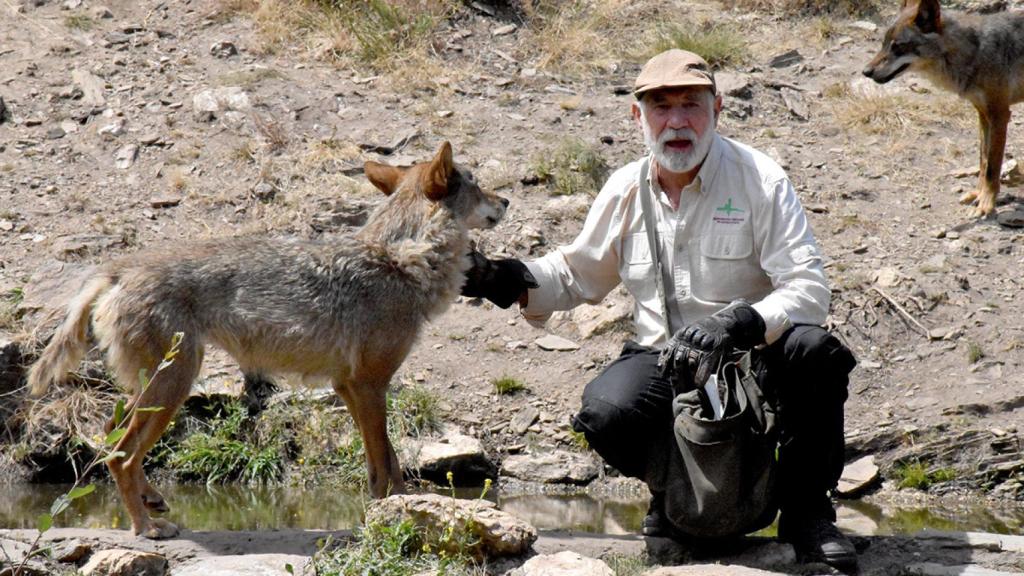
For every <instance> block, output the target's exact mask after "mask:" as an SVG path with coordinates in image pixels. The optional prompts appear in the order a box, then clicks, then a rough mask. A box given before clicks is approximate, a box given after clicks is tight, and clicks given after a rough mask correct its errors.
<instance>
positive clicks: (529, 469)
mask: <svg viewBox="0 0 1024 576" xmlns="http://www.w3.org/2000/svg"><path fill="white" fill-rule="evenodd" d="M501 472H502V474H504V475H507V476H511V477H513V478H519V479H520V480H527V481H530V482H542V483H544V484H587V483H589V482H590V481H591V480H593V479H594V478H597V475H598V474H599V473H600V465H599V464H598V463H597V462H596V461H595V460H594V458H592V457H590V456H587V455H585V454H578V453H576V452H569V451H567V450H556V451H554V452H548V453H544V454H516V455H513V456H509V457H508V458H505V461H504V462H502V463H501Z"/></svg>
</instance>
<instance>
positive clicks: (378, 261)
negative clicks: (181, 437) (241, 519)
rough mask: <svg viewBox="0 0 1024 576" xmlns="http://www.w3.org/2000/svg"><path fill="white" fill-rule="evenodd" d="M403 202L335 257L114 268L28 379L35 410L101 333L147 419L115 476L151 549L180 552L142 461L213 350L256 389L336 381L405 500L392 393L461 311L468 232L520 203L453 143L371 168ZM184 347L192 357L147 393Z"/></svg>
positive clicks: (263, 249)
mask: <svg viewBox="0 0 1024 576" xmlns="http://www.w3.org/2000/svg"><path fill="white" fill-rule="evenodd" d="M365 170H366V175H367V177H368V178H369V179H370V181H371V182H373V184H374V185H375V186H377V187H378V188H379V189H381V190H382V191H383V192H384V193H385V194H388V198H387V199H385V201H384V202H383V203H382V205H381V206H380V207H379V208H377V210H376V211H374V212H373V214H372V215H371V216H370V218H369V220H368V221H367V223H366V225H365V226H364V227H363V228H362V229H361V230H360V231H359V232H358V233H356V234H355V235H352V236H343V237H338V238H335V239H332V240H330V241H325V242H303V241H297V240H255V239H246V238H240V239H229V240H214V241H209V242H203V243H199V244H194V245H191V246H185V247H180V248H179V247H176V246H175V247H170V248H169V249H166V250H164V251H162V252H155V251H150V252H148V253H144V254H139V255H134V256H129V257H127V258H124V259H121V260H118V261H115V262H112V263H110V264H107V265H106V266H104V267H102V268H101V269H100V270H99V271H98V272H96V273H95V274H94V275H93V276H92V277H91V278H90V279H89V280H88V281H87V282H86V284H85V286H84V288H83V289H82V291H81V292H80V293H79V294H78V296H76V297H75V298H74V299H73V300H72V301H71V303H70V305H69V307H68V313H67V317H66V319H65V321H64V323H63V324H62V325H61V326H60V327H59V328H58V330H57V332H56V334H55V335H54V337H53V339H52V340H51V341H50V343H49V344H48V345H47V347H46V349H45V350H44V351H43V353H42V356H41V357H40V359H39V360H38V361H37V362H36V363H35V365H33V366H32V369H31V371H30V372H29V385H30V386H31V389H32V392H33V394H35V395H39V394H42V393H43V392H44V391H45V390H46V388H47V386H49V385H50V384H51V383H54V382H59V381H60V380H62V379H63V378H65V376H66V375H67V373H68V371H69V370H71V369H73V368H74V367H75V366H77V364H78V362H79V361H80V360H81V358H82V354H83V352H84V350H85V348H86V345H87V336H88V328H89V324H90V321H91V323H92V327H93V330H94V332H95V335H96V337H97V339H98V341H99V345H100V347H101V348H103V349H104V350H105V351H106V359H107V363H108V366H110V367H111V368H112V370H113V372H114V374H115V375H116V377H117V378H118V381H119V382H120V383H121V384H122V385H123V386H125V387H126V388H128V389H131V390H132V391H133V400H132V405H134V406H136V407H140V408H141V407H162V410H159V411H136V412H134V414H133V416H132V418H131V420H130V421H129V423H128V425H127V432H126V434H125V435H124V437H123V438H122V439H121V440H120V441H119V442H118V444H117V446H116V447H115V450H119V451H123V452H124V454H125V455H124V456H123V457H121V458H116V459H114V460H112V461H110V462H109V468H110V472H111V475H112V476H113V477H114V480H115V481H116V482H117V486H118V490H119V491H120V493H121V496H122V498H123V500H124V504H125V507H126V508H127V510H128V513H129V515H130V516H131V520H132V528H133V530H134V531H135V533H136V534H141V535H144V536H146V537H149V538H167V537H171V536H173V535H175V534H177V527H176V526H174V525H173V524H171V523H170V522H167V521H166V520H163V519H153V518H150V516H149V513H148V512H147V508H148V509H149V510H154V511H165V510H166V509H167V506H166V504H165V503H164V499H163V497H162V496H161V495H160V494H159V493H158V492H157V491H156V490H154V489H153V487H152V486H150V485H149V483H148V481H147V480H146V478H145V475H144V473H143V470H142V459H143V457H144V456H145V453H146V451H147V450H149V449H150V448H151V447H152V446H153V444H154V443H155V442H156V441H157V440H158V439H159V437H160V435H161V434H162V433H163V431H164V429H165V428H166V426H167V424H168V423H169V422H170V421H171V419H172V418H173V416H174V414H175V412H176V411H177V410H178V408H179V407H180V406H181V404H182V403H183V402H184V401H185V400H186V398H187V397H188V394H189V389H190V387H191V385H192V381H193V380H194V378H195V377H196V375H197V373H198V371H199V367H200V365H201V363H202V360H203V350H204V347H205V345H206V344H215V345H217V346H220V347H221V348H223V349H224V350H226V351H227V352H229V353H230V354H231V355H232V356H233V357H234V358H235V359H236V360H237V361H238V363H239V365H240V367H241V368H242V370H243V372H245V373H246V374H256V373H263V372H290V373H299V374H302V375H306V376H320V377H326V378H329V379H330V380H331V382H332V384H333V386H334V390H335V391H336V392H337V393H338V394H339V395H340V396H341V397H342V399H344V401H345V404H346V405H347V406H348V408H349V410H350V412H351V413H352V416H353V419H354V420H355V422H356V425H357V426H358V428H359V430H360V432H361V433H362V436H363V441H364V445H365V449H366V459H367V469H368V472H369V484H370V490H371V493H372V494H373V496H375V497H382V496H384V495H386V494H387V493H389V492H401V491H402V490H403V480H402V471H401V469H400V468H399V465H398V461H397V459H396V457H395V452H394V450H393V448H392V446H391V443H390V441H389V439H388V436H387V430H386V421H385V420H386V419H385V392H386V390H387V387H388V383H389V381H390V380H391V376H392V375H393V374H394V372H395V371H396V370H397V369H398V367H399V365H400V364H401V363H402V361H403V360H404V359H405V357H406V355H407V354H408V352H409V350H410V348H411V347H412V345H413V343H414V341H415V339H416V336H417V334H418V333H419V329H420V326H421V325H422V324H423V322H424V321H425V320H427V319H428V318H430V317H431V316H435V315H437V314H439V313H441V312H442V311H443V310H444V309H445V308H447V306H448V304H449V303H450V302H451V301H452V300H454V298H455V297H456V296H457V295H458V293H459V289H460V287H461V285H462V283H463V281H464V279H465V272H466V269H467V268H468V267H469V259H468V258H467V254H468V252H469V240H468V229H469V228H484V227H491V226H494V225H495V224H496V223H497V222H498V220H500V219H501V217H502V216H503V215H504V212H505V208H506V206H507V204H508V201H507V200H505V199H503V198H499V197H497V196H494V195H491V194H486V193H484V192H482V191H481V190H480V187H479V186H477V185H476V183H475V182H474V180H473V178H472V176H471V175H470V174H469V172H467V171H466V170H464V169H462V168H459V167H456V166H454V165H453V164H452V157H451V146H450V145H449V144H448V143H445V144H444V145H443V146H442V147H441V150H440V151H439V152H438V153H437V155H436V157H435V158H434V159H433V160H432V161H431V162H424V163H421V164H418V165H416V166H413V167H412V168H408V169H403V168H396V167H391V166H387V165H384V164H378V163H374V162H368V163H367V164H366V168H365ZM175 332H183V333H184V339H183V341H182V343H181V346H180V352H179V354H178V356H177V357H176V358H175V360H174V362H173V364H171V365H170V367H168V368H166V369H165V370H163V371H162V372H160V373H159V374H158V375H157V376H156V377H155V378H154V379H153V382H152V384H151V385H150V386H149V387H148V388H146V389H145V390H144V391H143V390H139V388H140V385H139V379H138V374H139V371H140V370H146V371H147V372H148V373H149V374H153V372H154V370H155V369H156V367H157V365H158V364H159V362H160V360H161V359H162V358H163V356H164V353H165V351H166V350H167V349H168V348H169V346H170V345H171V340H172V337H173V335H174V333H175Z"/></svg>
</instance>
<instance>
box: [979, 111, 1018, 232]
mask: <svg viewBox="0 0 1024 576" xmlns="http://www.w3.org/2000/svg"><path fill="white" fill-rule="evenodd" d="M988 121H989V130H988V134H987V142H986V148H985V149H986V151H987V152H988V155H987V156H988V158H987V160H986V162H985V169H984V170H982V172H981V174H980V175H979V178H980V179H981V182H980V183H979V184H980V186H979V188H980V190H979V192H978V207H977V208H976V209H975V211H974V215H975V216H986V215H988V214H991V213H992V211H993V210H995V209H996V196H997V195H998V194H999V178H1000V176H1001V174H1002V170H1003V155H1004V153H1005V148H1006V126H1007V124H1009V122H1010V107H1009V105H1007V104H1005V103H1003V102H996V103H993V104H990V105H989V109H988Z"/></svg>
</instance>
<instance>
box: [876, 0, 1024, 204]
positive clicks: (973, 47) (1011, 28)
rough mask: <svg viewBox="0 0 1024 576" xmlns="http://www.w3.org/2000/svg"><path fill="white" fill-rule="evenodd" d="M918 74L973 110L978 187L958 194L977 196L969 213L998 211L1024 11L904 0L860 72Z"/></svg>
mask: <svg viewBox="0 0 1024 576" xmlns="http://www.w3.org/2000/svg"><path fill="white" fill-rule="evenodd" d="M908 70H909V71H916V72H920V73H921V74H923V75H924V76H925V77H927V78H928V79H930V80H931V81H932V82H934V83H935V84H937V85H938V86H940V87H942V88H944V89H946V90H950V91H952V92H955V93H956V94H958V95H960V96H961V97H963V98H965V99H967V100H968V101H970V102H971V104H973V105H974V107H975V108H976V109H977V111H978V125H979V134H980V146H979V148H980V154H979V160H980V169H981V173H980V174H979V177H978V186H977V188H975V189H974V190H971V191H970V192H966V193H964V194H963V196H961V197H960V202H961V203H963V204H970V203H971V202H974V201H977V203H978V204H977V206H976V207H975V208H974V209H973V211H972V215H974V216H987V215H988V214H991V213H992V211H993V210H995V206H996V195H997V194H999V175H1000V171H1001V170H1002V166H1003V154H1004V150H1005V148H1006V126H1007V124H1008V123H1009V121H1010V106H1011V105H1012V104H1015V103H1017V102H1020V101H1021V100H1024V13H1022V12H1011V13H1004V14H989V15H969V14H955V13H943V12H942V11H941V9H940V8H939V2H938V0H904V2H903V5H902V8H901V9H900V12H899V14H898V15H897V16H896V21H895V22H893V24H892V26H890V27H889V29H888V30H886V32H885V38H884V39H883V41H882V49H881V50H880V51H879V52H878V54H877V55H876V56H875V57H874V58H873V59H872V60H871V62H869V63H868V65H867V66H866V67H865V68H864V75H865V76H867V77H868V78H871V79H872V80H874V81H875V82H878V83H880V84H884V83H886V82H889V81H890V80H892V79H893V78H896V77H897V76H899V75H900V74H902V73H904V72H906V71H908Z"/></svg>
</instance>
